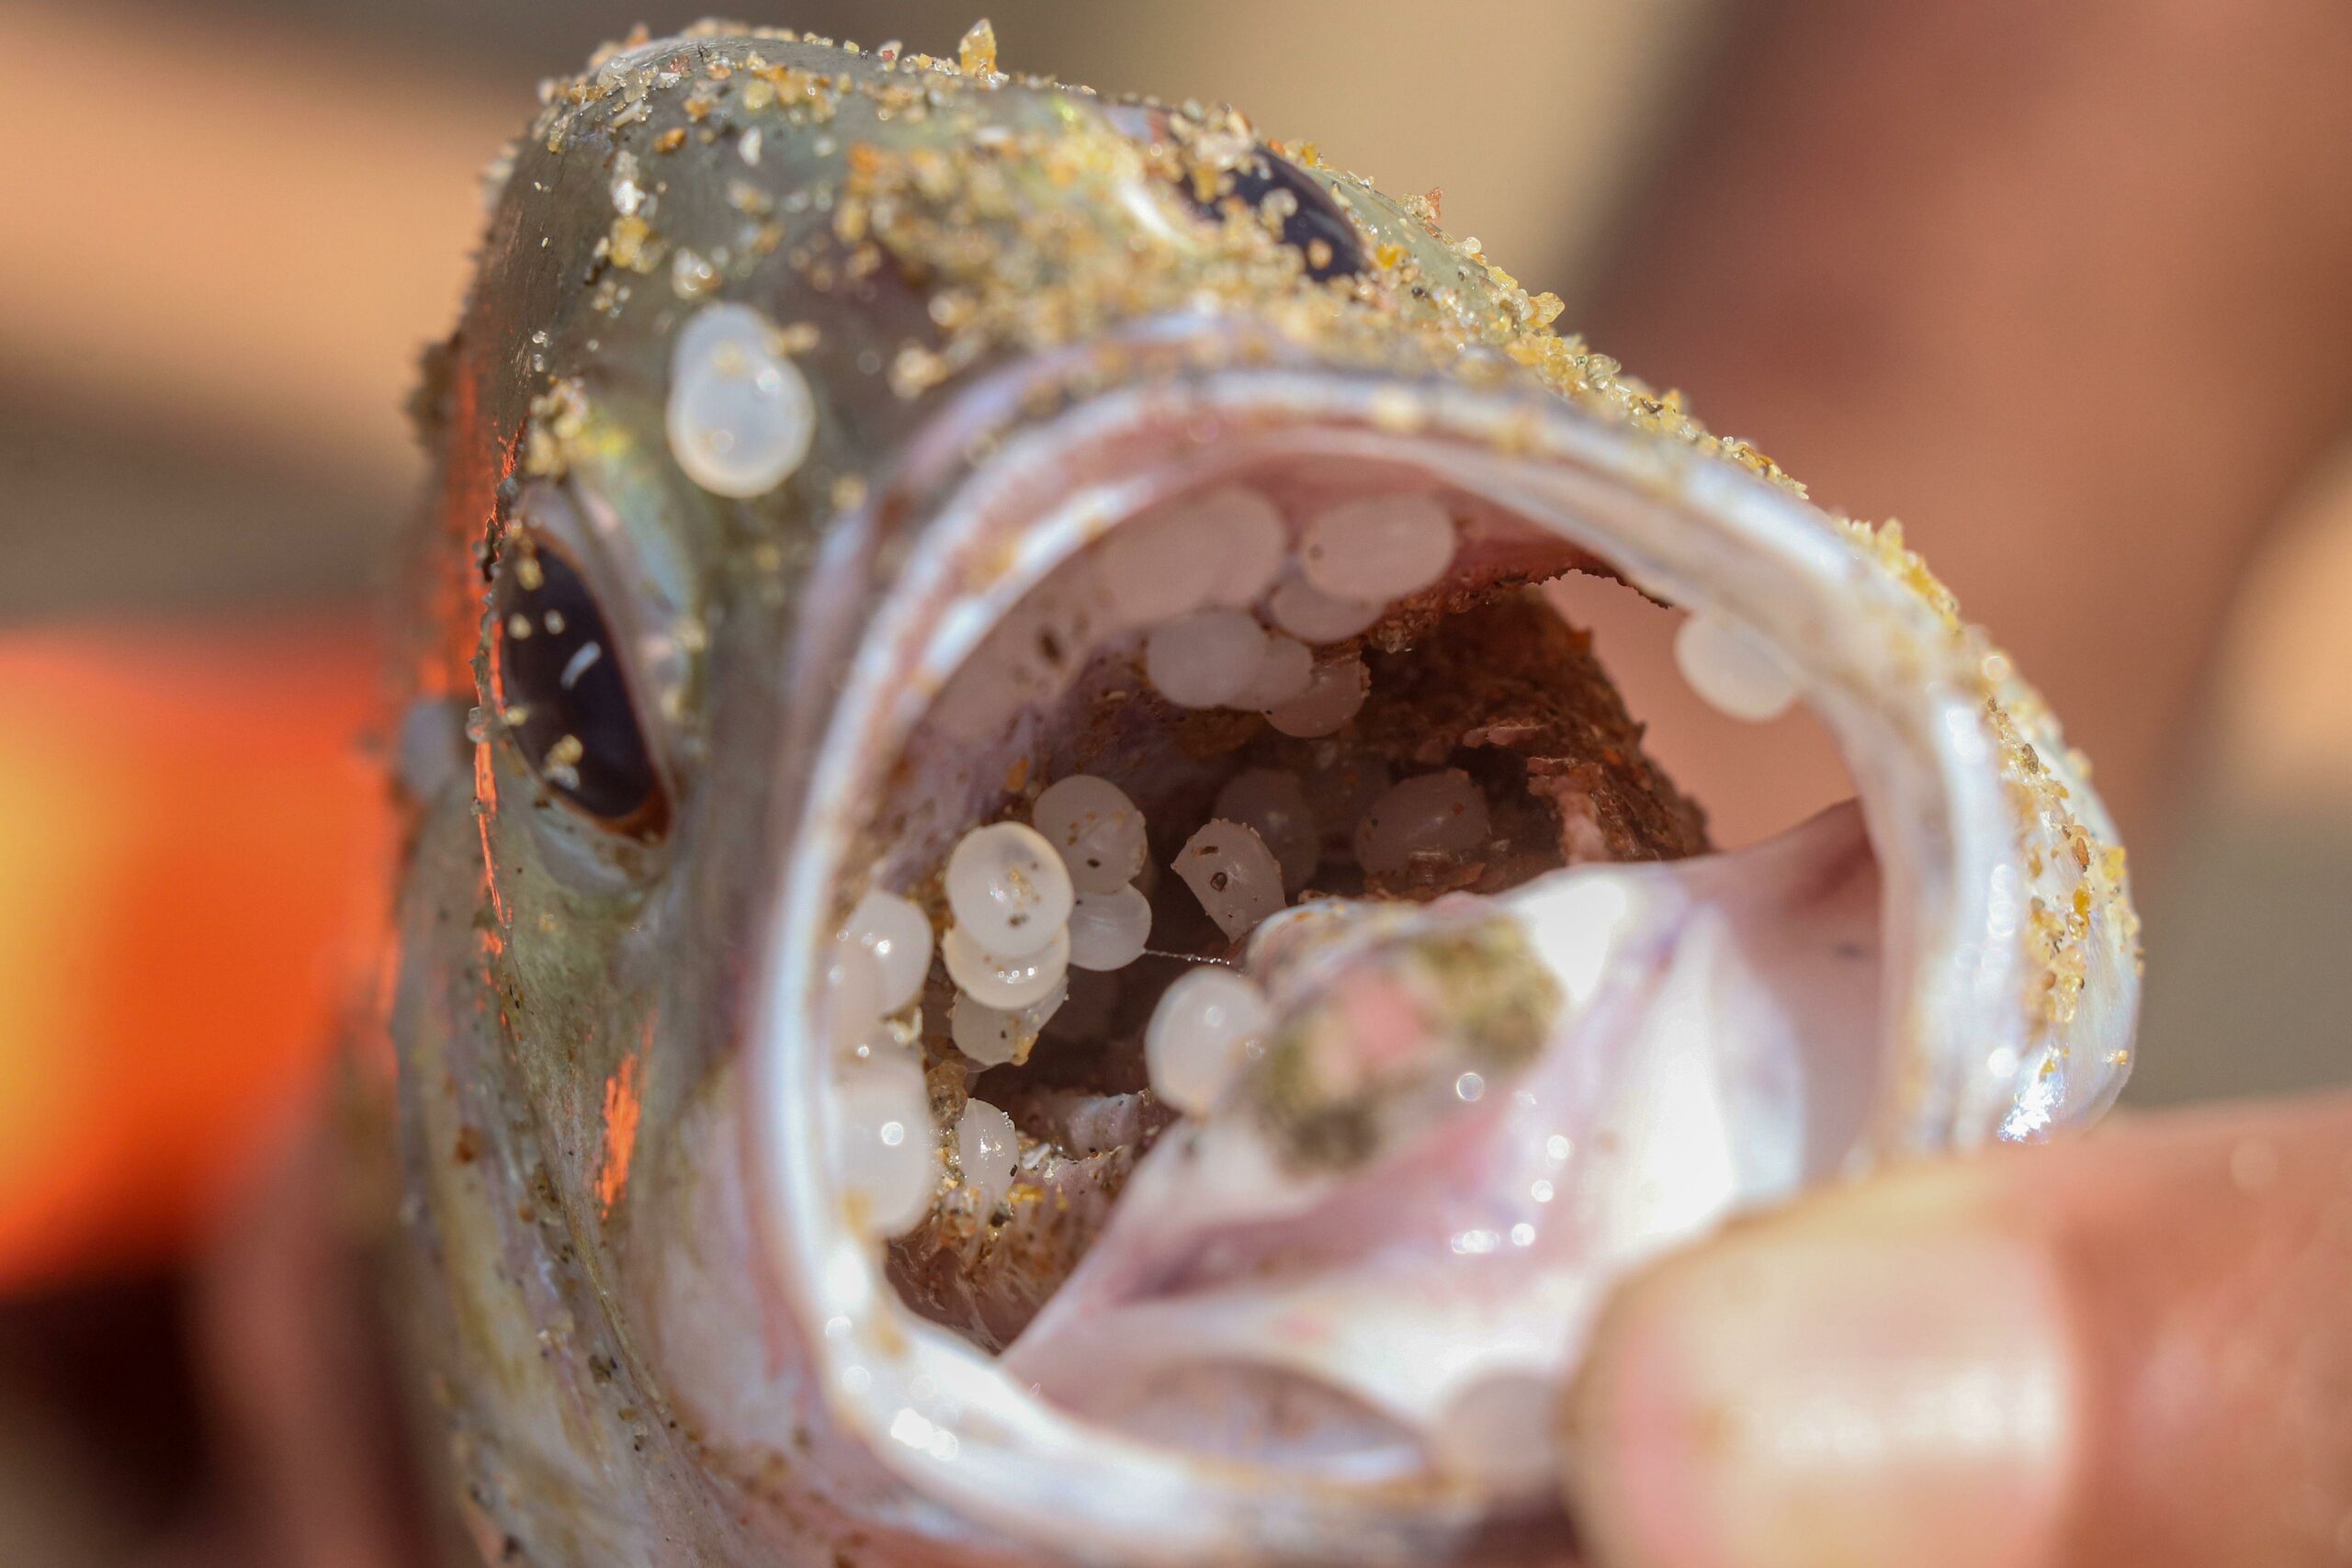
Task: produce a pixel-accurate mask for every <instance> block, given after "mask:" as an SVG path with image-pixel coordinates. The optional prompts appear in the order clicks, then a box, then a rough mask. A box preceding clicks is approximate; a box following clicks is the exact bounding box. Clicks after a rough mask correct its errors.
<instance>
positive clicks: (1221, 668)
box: [1143, 610, 1266, 708]
mask: <svg viewBox="0 0 2352 1568" xmlns="http://www.w3.org/2000/svg"><path fill="white" fill-rule="evenodd" d="M1265 657H1266V628H1265V627H1263V626H1260V625H1259V624H1258V623H1257V621H1256V620H1255V619H1254V618H1253V617H1251V616H1250V615H1245V614H1244V613H1243V612H1241V611H1239V610H1202V611H1198V612H1196V613H1194V614H1193V615H1186V616H1185V617H1183V618H1182V620H1176V621H1165V622H1162V623H1161V624H1160V625H1159V626H1154V627H1152V628H1151V634H1150V635H1149V636H1148V637H1146V638H1145V639H1144V645H1143V669H1144V673H1145V675H1147V676H1148V677H1149V678H1150V681H1151V683H1152V685H1153V687H1154V688H1156V689H1157V690H1158V691H1159V694H1160V695H1161V696H1163V697H1166V698H1167V699H1168V700H1169V701H1170V702H1171V703H1174V704H1175V705H1177V706H1178V707H1185V708H1213V707H1216V706H1218V705H1221V704H1223V703H1227V702H1229V701H1231V700H1232V699H1233V697H1234V696H1236V695H1237V694H1238V693H1239V692H1240V691H1241V689H1242V688H1243V687H1245V686H1247V685H1249V683H1250V677H1252V676H1254V675H1255V674H1257V672H1258V665H1259V663H1260V662H1261V660H1263V659H1264V658H1265Z"/></svg>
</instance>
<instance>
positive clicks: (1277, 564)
mask: <svg viewBox="0 0 2352 1568" xmlns="http://www.w3.org/2000/svg"><path fill="white" fill-rule="evenodd" d="M1191 504H1192V507H1193V513H1194V515H1195V516H1197V517H1198V518H1199V519H1200V523H1201V531H1202V533H1203V535H1204V537H1203V540H1202V544H1203V545H1204V547H1207V548H1208V549H1210V550H1212V551H1213V552H1214V553H1215V554H1216V563H1217V564H1216V581H1213V582H1211V583H1210V584H1209V597H1208V602H1209V603H1210V604H1226V605H1230V606H1233V607H1235V608H1240V607H1242V606H1245V605H1249V604H1255V603H1257V600H1258V595H1260V594H1261V593H1263V592H1265V591H1266V589H1267V588H1268V587H1269V586H1270V585H1271V584H1272V582H1273V581H1274V576H1275V574H1276V573H1277V572H1279V571H1281V570H1282V569H1283V556H1284V555H1285V554H1287V553H1288V551H1289V549H1290V530H1289V529H1288V528H1286V527H1285V526H1283V514H1282V513H1280V512H1279V511H1277V510H1276V509H1275V507H1274V503H1273V502H1271V501H1268V500H1267V499H1266V498H1265V497H1264V496H1262V495H1260V494H1259V493H1258V492H1257V491H1254V490H1244V489H1242V488H1241V487H1240V486H1238V485H1228V486H1227V487H1226V488H1224V489H1222V490H1214V491H1209V492H1208V493H1207V494H1206V495H1204V496H1202V497H1200V498H1199V499H1198V500H1197V501H1195V502H1192V503H1191Z"/></svg>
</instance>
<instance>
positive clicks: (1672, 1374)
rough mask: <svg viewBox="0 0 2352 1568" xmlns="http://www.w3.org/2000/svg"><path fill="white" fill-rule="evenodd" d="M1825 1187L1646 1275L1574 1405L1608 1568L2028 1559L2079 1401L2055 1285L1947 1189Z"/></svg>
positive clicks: (2041, 1266)
mask: <svg viewBox="0 0 2352 1568" xmlns="http://www.w3.org/2000/svg"><path fill="white" fill-rule="evenodd" d="M1909 1188H1910V1190H1903V1184H1899V1183H1898V1184H1897V1189H1896V1190H1894V1191H1893V1192H1892V1193H1890V1192H1888V1191H1885V1190H1882V1191H1876V1192H1869V1193H1865V1194H1861V1195H1859V1196H1848V1197H1841V1198H1831V1199H1828V1200H1825V1201H1821V1202H1818V1203H1816V1204H1815V1205H1813V1206H1812V1207H1810V1208H1808V1209H1805V1210H1802V1211H1799V1212H1798V1213H1795V1214H1792V1215H1791V1216H1788V1217H1786V1218H1783V1219H1780V1220H1775V1221H1771V1222H1768V1223H1765V1224H1758V1225H1755V1226H1752V1227H1749V1228H1747V1229H1745V1230H1742V1231H1739V1232H1736V1233H1734V1234H1733V1235H1728V1236H1726V1237H1724V1238H1723V1239H1721V1240H1718V1241H1716V1242H1714V1243H1713V1244H1711V1245H1709V1246H1708V1247H1704V1248H1702V1249H1701V1250H1699V1251H1697V1252H1694V1253H1692V1254H1691V1255H1690V1256H1688V1257H1686V1258H1678V1259H1675V1260H1672V1261H1669V1262H1668V1263H1667V1264H1665V1265H1664V1266H1663V1267H1661V1268H1660V1269H1657V1271H1656V1272H1654V1273H1652V1274H1651V1275H1649V1276H1647V1277H1645V1279H1643V1280H1639V1281H1637V1282H1636V1283H1635V1284H1634V1286H1633V1287H1632V1288H1631V1289H1630V1290H1629V1291H1628V1292H1625V1293H1624V1294H1623V1295H1622V1296H1621V1297H1620V1298H1619V1300H1618V1301H1617V1303H1614V1304H1613V1305H1612V1306H1611V1309H1610V1311H1609V1313H1608V1314H1606V1316H1605V1317H1604V1320H1603V1322H1602V1324H1601V1325H1600V1331H1599V1333H1598V1335H1597V1337H1596V1338H1595V1341H1594V1346H1593V1350H1592V1354H1591V1356H1590V1358H1589V1360H1588V1361H1587V1364H1586V1368H1585V1371H1584V1372H1583V1374H1582V1376H1581V1377H1580V1378H1579V1379H1578V1382H1577V1386H1576V1388H1575V1389H1574V1390H1573V1391H1572V1393H1571V1394H1570V1397H1569V1400H1568V1403H1567V1407H1566V1411H1565V1412H1564V1420H1563V1427H1564V1446H1565V1448H1566V1451H1567V1453H1568V1454H1569V1456H1570V1458H1569V1474H1568V1490H1569V1499H1570V1506H1571V1508H1572V1510H1573V1512H1574V1515H1575V1517H1576V1520H1577V1529H1578V1533H1579V1535H1580V1537H1581V1538H1582V1539H1583V1540H1585V1541H1586V1542H1587V1543H1588V1546H1589V1549H1590V1550H1591V1551H1592V1552H1593V1553H1594V1555H1596V1556H1597V1557H1598V1559H1599V1561H1600V1562H1601V1563H1603V1564H1605V1565H1607V1568H1865V1565H1867V1568H1885V1565H1886V1564H1890V1563H1901V1564H1904V1565H1905V1568H2028V1565H2030V1564H2036V1563H2040V1562H2044V1561H2046V1559H2047V1553H2048V1551H2049V1550H2050V1548H2051V1545H2052V1541H2053V1540H2054V1539H2055V1536H2056V1532H2057V1526H2058V1516H2059V1511H2060V1509H2061V1507H2062V1506H2063V1503H2064V1496H2065V1495H2066V1482H2067V1474H2066V1471H2067V1466H2068V1465H2069V1463H2070V1462H2071V1460H2072V1436H2073V1431H2074V1429H2075V1414H2074V1412H2075V1394H2074V1384H2073V1382H2072V1372H2071V1371H2070V1357H2069V1350H2068V1346H2069V1336H2068V1333H2067V1330H2066V1325H2065V1320H2064V1311H2063V1305H2062V1296H2061V1292H2060V1290H2059V1282H2058V1280H2057V1277H2056V1275H2055V1273H2054V1272H2053V1270H2052V1268H2051V1266H2050V1264H2049V1263H2048V1261H2047V1260H2046V1259H2045V1258H2043V1257H2042V1256H2041V1254H2039V1253H2038V1252H2037V1251H2035V1250H2034V1249H2032V1248H2031V1247H2030V1246H2028V1245H2027V1244H2025V1243H2023V1242H2020V1241H2017V1240H2012V1239H2010V1238H2008V1237H2007V1236H2004V1235H2000V1234H1998V1233H1997V1232H1996V1231H1995V1230H1994V1229H1992V1228H1991V1227H1990V1225H1989V1224H1985V1223H1983V1222H1982V1221H1981V1220H1979V1219H1977V1218H1975V1217H1973V1216H1972V1215H1971V1213H1969V1211H1968V1210H1967V1209H1966V1208H1965V1206H1964V1205H1959V1204H1954V1203H1952V1202H1950V1201H1944V1200H1943V1199H1942V1198H1940V1197H1939V1196H1935V1194H1936V1193H1937V1192H1938V1190H1939V1188H1938V1184H1937V1183H1935V1182H1932V1181H1931V1182H1921V1183H1912V1184H1909Z"/></svg>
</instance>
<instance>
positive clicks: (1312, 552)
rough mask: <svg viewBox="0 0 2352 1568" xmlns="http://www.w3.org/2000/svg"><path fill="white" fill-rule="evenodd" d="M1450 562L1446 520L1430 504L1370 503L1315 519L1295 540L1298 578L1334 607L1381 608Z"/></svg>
mask: <svg viewBox="0 0 2352 1568" xmlns="http://www.w3.org/2000/svg"><path fill="white" fill-rule="evenodd" d="M1452 564H1453V518H1452V517H1450V516H1448V515H1447V513H1446V510H1445V508H1444V507H1443V506H1442V505H1441V504H1440V503H1439V502H1438V501H1437V499H1436V498H1435V497H1434V496H1428V495H1372V496H1365V497H1363V499H1361V500H1357V501H1344V502H1340V504H1339V505H1337V506H1334V507H1332V508H1331V509H1330V510H1329V511H1328V512H1324V513H1319V514H1317V516H1316V517H1315V518H1314V519H1313V520H1312V521H1311V522H1309V523H1308V524H1307V525H1306V529H1305V531H1304V532H1303V533H1302V534H1301V535H1300V536H1299V551H1298V567H1299V572H1300V575H1302V576H1303V577H1305V578H1306V581H1308V582H1309V583H1310V584H1312V585H1313V586H1315V587H1316V588H1318V589H1320V590H1321V591H1322V592H1326V593H1328V594H1329V595H1330V596H1331V597H1332V598H1334V599H1355V600H1364V601H1370V602H1372V603H1375V604H1386V603H1388V602H1389V601H1391V600H1395V599H1401V598H1403V597H1404V596H1405V595H1407V594H1408V593H1418V592H1420V591H1421V590H1422V589H1424V588H1427V587H1428V586H1429V585H1430V583H1432V582H1435V581H1437V580H1438V579H1439V578H1441V577H1443V576H1444V575H1445V569H1446V568H1447V567H1448V566H1450V565H1452Z"/></svg>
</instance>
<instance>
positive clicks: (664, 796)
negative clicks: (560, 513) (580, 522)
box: [491, 526, 669, 840]
mask: <svg viewBox="0 0 2352 1568" xmlns="http://www.w3.org/2000/svg"><path fill="white" fill-rule="evenodd" d="M491 604H492V608H493V610H494V611H495V613H496V617H497V624H496V626H495V627H494V628H493V630H492V644H491V647H492V656H491V681H492V693H493V694H494V696H495V698H496V701H497V703H498V709H499V713H500V715H501V716H503V720H504V722H505V725H506V728H507V731H508V733H509V734H510V735H512V736H513V737H514V739H515V744H516V745H517V746H518V747H519V748H520V749H521V750H522V753H523V760H524V761H526V763H527V764H529V766H530V769H531V772H532V773H534V774H535V775H536V776H537V778H538V780H539V782H540V783H541V784H544V785H545V786H546V787H547V789H548V791H549V792H550V793H551V794H553V795H557V796H558V797H560V798H561V799H562V800H564V801H565V802H567V803H568V804H570V805H571V807H574V808H576V809H577V810H578V811H580V812H581V813H582V814H583V815H585V816H586V817H588V818H592V819H593V820H594V821H595V822H596V823H597V824H598V825H599V826H601V827H604V828H605V829H610V830H612V831H614V832H619V833H626V834H628V835H629V836H630V837H632V838H637V839H643V840H652V839H658V838H660V837H661V836H662V831H663V829H665V828H667V826H668V825H669V796H668V793H667V791H666V790H665V789H664V788H663V786H662V774H661V771H660V770H659V769H658V768H657V767H656V766H655V764H654V761H653V754H652V750H651V748H650V746H649V745H648V744H647V741H646V735H645V728H644V726H643V724H642V723H641V722H640V720H639V716H638V706H637V703H636V700H635V697H634V694H632V693H631V691H630V688H629V679H628V671H627V670H626V668H625V667H624V666H625V658H624V652H623V649H622V645H621V644H620V643H619V642H618V641H617V640H616V638H615V637H614V635H613V629H612V626H611V622H610V620H609V618H608V617H607V616H606V615H605V611H604V608H603V607H602V606H601V605H600V604H598V603H597V600H596V592H595V590H594V588H593V587H592V586H591V585H590V583H589V581H588V578H587V576H586V574H585V573H583V572H582V570H581V569H580V566H579V563H578V562H576V561H574V560H573V559H572V558H571V556H569V555H568V554H567V553H566V552H565V551H564V549H563V547H561V546H560V545H558V544H557V543H556V542H555V541H554V540H553V539H552V538H550V537H548V536H547V535H546V534H545V533H544V532H542V531H540V530H537V529H534V528H530V527H528V526H525V527H519V528H517V529H515V531H514V532H513V533H512V534H510V535H509V536H507V542H506V547H505V548H504V549H503V551H502V552H501V558H500V562H499V570H498V574H497V578H496V580H495V581H494V582H493V584H492V590H491Z"/></svg>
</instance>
